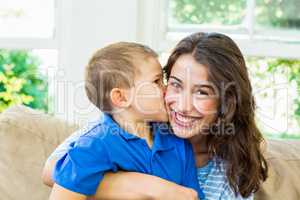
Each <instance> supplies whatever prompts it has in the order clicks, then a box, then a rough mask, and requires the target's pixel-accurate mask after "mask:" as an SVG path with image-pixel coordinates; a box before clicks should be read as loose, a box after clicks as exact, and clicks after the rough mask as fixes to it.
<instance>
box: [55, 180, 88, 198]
mask: <svg viewBox="0 0 300 200" xmlns="http://www.w3.org/2000/svg"><path fill="white" fill-rule="evenodd" d="M86 199H87V197H86V196H85V195H82V194H79V193H76V192H72V191H70V190H67V189H65V188H63V187H61V186H60V185H57V184H54V186H53V189H52V192H51V195H50V198H49V200H86Z"/></svg>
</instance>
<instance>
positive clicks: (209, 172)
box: [198, 157, 253, 200]
mask: <svg viewBox="0 0 300 200" xmlns="http://www.w3.org/2000/svg"><path fill="white" fill-rule="evenodd" d="M226 165H227V163H226V162H225V161H224V160H222V159H219V158H216V157H215V158H212V159H211V160H210V161H209V162H208V163H207V165H205V166H204V167H201V168H198V180H199V184H200V186H201V187H202V188H203V191H204V193H205V197H206V199H207V200H212V199H214V200H215V199H219V200H229V199H230V200H233V199H236V200H245V199H247V200H251V199H253V197H250V198H243V197H241V196H240V195H238V196H236V195H235V193H234V190H233V189H232V188H231V187H230V184H229V181H228V179H227V176H226ZM252 196H253V195H252Z"/></svg>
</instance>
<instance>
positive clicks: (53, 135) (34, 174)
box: [0, 105, 300, 200]
mask: <svg viewBox="0 0 300 200" xmlns="http://www.w3.org/2000/svg"><path fill="white" fill-rule="evenodd" d="M76 129H78V125H76V124H69V123H67V122H65V121H63V120H61V119H58V118H56V117H53V116H50V115H48V114H45V113H42V112H40V111H37V110H33V109H31V108H28V107H25V106H22V105H19V106H13V107H11V108H9V109H7V110H6V111H4V112H3V113H1V114H0V200H20V199H22V200H27V199H28V200H44V199H48V197H49V194H50V189H49V188H48V187H47V186H45V185H44V184H43V183H42V180H41V172H42V169H43V166H44V163H45V160H46V159H47V157H48V156H49V154H50V153H51V152H52V151H53V150H54V149H55V147H56V146H57V145H58V144H60V143H61V142H62V141H63V140H64V139H65V138H66V137H67V136H68V135H70V134H71V133H72V132H74V131H75V130H76ZM264 153H265V155H266V158H267V160H268V163H269V168H270V170H269V178H268V179H267V181H266V182H264V183H263V184H262V187H261V188H260V190H259V191H258V192H256V194H255V199H259V200H269V199H272V200H277V199H278V200H282V199H285V200H299V199H300V141H296V140H294V141H288V140H269V139H268V140H267V144H266V148H265V152H264Z"/></svg>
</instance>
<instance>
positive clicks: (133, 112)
mask: <svg viewBox="0 0 300 200" xmlns="http://www.w3.org/2000/svg"><path fill="white" fill-rule="evenodd" d="M162 78H163V75H162V68H161V65H160V64H159V61H158V60H157V54H156V53H155V52H154V51H153V50H152V49H150V48H149V47H147V46H145V45H142V44H137V43H133V42H119V43H114V44H111V45H108V46H106V47H104V48H102V49H99V50H98V51H96V53H95V54H94V55H93V56H92V58H91V59H90V61H89V63H88V65H87V67H86V71H85V90H86V93H87V96H88V98H89V100H90V101H91V102H92V103H93V104H94V105H95V106H97V107H98V108H99V109H100V110H102V111H103V112H109V113H112V114H116V113H120V112H127V113H128V112H129V114H130V116H131V117H134V118H135V119H137V120H149V121H166V120H167V114H166V110H165V106H164V100H163V89H164V86H163V80H162Z"/></svg>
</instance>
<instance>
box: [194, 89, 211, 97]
mask: <svg viewBox="0 0 300 200" xmlns="http://www.w3.org/2000/svg"><path fill="white" fill-rule="evenodd" d="M196 94H197V95H205V96H208V95H209V94H208V92H206V91H203V90H198V91H196Z"/></svg>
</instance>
